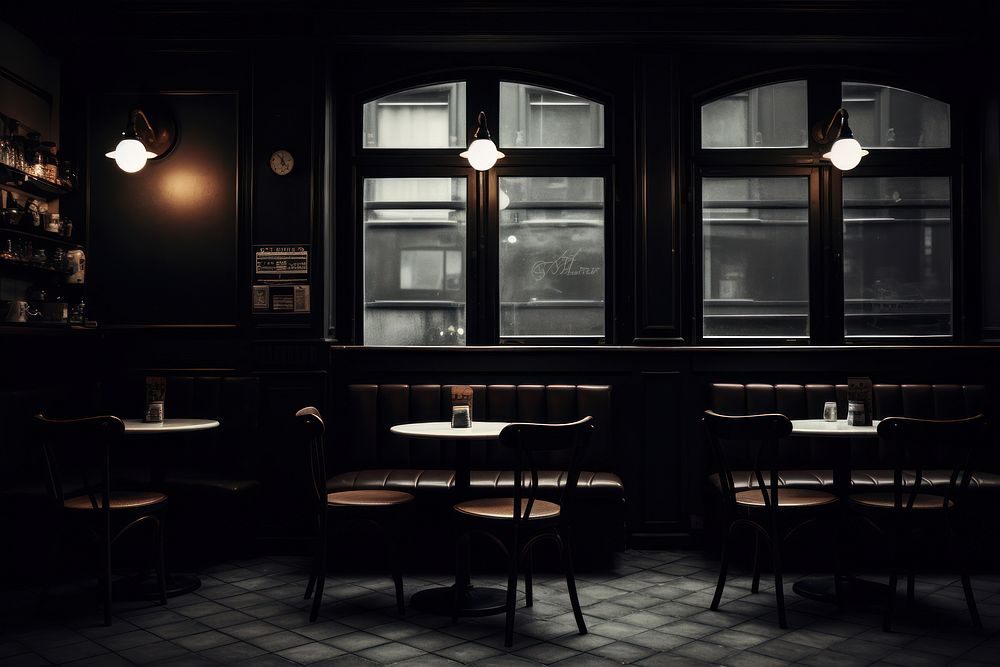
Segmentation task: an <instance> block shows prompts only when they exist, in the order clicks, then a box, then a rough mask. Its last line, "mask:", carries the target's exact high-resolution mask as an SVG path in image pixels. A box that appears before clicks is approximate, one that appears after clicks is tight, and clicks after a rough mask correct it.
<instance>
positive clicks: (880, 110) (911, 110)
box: [841, 81, 951, 148]
mask: <svg viewBox="0 0 1000 667" xmlns="http://www.w3.org/2000/svg"><path fill="white" fill-rule="evenodd" d="M841 97H842V98H843V99H842V102H841V103H842V104H843V105H844V108H845V109H847V113H849V114H850V118H849V119H848V122H849V123H850V125H851V131H852V132H854V138H855V139H857V140H858V141H860V142H861V145H862V146H864V147H865V148H948V147H949V146H951V107H950V106H949V105H948V104H946V103H944V102H941V101H940V100H935V99H932V98H930V97H924V96H923V95H917V94H916V93H911V92H910V91H908V90H901V89H899V88H890V87H889V86H879V85H876V84H874V83H851V82H847V81H845V82H844V83H843V85H842V86H841Z"/></svg>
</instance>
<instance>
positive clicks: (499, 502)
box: [455, 498, 559, 521]
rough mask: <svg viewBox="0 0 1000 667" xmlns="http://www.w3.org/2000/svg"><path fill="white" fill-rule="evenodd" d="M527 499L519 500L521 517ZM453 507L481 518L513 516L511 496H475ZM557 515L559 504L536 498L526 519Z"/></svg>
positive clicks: (548, 517) (507, 517)
mask: <svg viewBox="0 0 1000 667" xmlns="http://www.w3.org/2000/svg"><path fill="white" fill-rule="evenodd" d="M527 506H528V501H527V499H522V500H521V517H522V518H525V516H524V511H525V509H527ZM455 509H456V510H457V511H459V512H461V513H462V514H468V515H470V516H475V517H479V518H483V519H506V520H508V521H510V520H511V518H512V517H513V516H514V499H513V498H477V499H476V500H466V501H465V502H461V503H458V504H457V505H455ZM557 516H559V505H557V504H556V503H550V502H549V501H547V500H536V501H535V503H534V504H533V505H532V506H531V515H530V516H528V517H527V519H529V520H531V519H553V518H555V517H557Z"/></svg>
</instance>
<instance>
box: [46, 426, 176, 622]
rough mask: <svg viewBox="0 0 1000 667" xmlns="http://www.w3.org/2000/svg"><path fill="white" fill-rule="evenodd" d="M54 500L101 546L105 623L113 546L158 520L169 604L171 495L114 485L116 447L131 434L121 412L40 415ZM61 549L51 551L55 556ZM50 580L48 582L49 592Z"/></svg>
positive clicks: (64, 516)
mask: <svg viewBox="0 0 1000 667" xmlns="http://www.w3.org/2000/svg"><path fill="white" fill-rule="evenodd" d="M34 424H35V427H36V429H37V435H38V438H39V441H40V442H41V446H42V451H43V454H44V458H45V465H46V472H47V480H46V482H47V486H48V491H49V496H50V499H51V500H52V504H53V507H54V509H55V510H56V513H57V515H58V516H59V517H60V519H61V520H63V521H67V522H74V523H78V524H82V525H83V526H84V527H85V528H87V529H88V530H89V532H90V533H91V534H92V535H93V536H95V537H96V538H97V541H98V542H99V544H100V548H101V563H100V568H99V574H98V579H99V585H100V590H101V592H102V594H103V600H104V624H105V625H111V588H112V581H111V547H112V545H113V544H114V543H115V541H116V540H117V539H118V538H119V537H121V536H122V535H123V534H124V533H125V532H126V531H128V530H129V529H131V528H133V527H135V526H138V525H140V524H144V523H152V524H153V526H154V529H155V536H156V537H155V545H156V546H155V548H156V572H157V579H158V584H159V593H160V604H166V603H167V591H166V568H165V563H164V555H163V522H164V519H165V517H166V511H167V496H166V495H164V494H162V493H158V492H155V491H127V492H119V491H114V490H112V484H111V452H112V450H113V449H114V448H115V447H116V446H117V445H118V443H119V442H120V440H121V439H122V437H123V436H124V434H125V424H124V423H122V420H120V419H119V418H118V417H112V416H101V417H87V418H83V419H49V418H47V417H45V416H44V415H35V417H34ZM56 557H58V554H55V553H52V554H50V560H51V559H54V558H56ZM47 590H48V585H46V592H47Z"/></svg>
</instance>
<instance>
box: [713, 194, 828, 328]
mask: <svg viewBox="0 0 1000 667" xmlns="http://www.w3.org/2000/svg"><path fill="white" fill-rule="evenodd" d="M701 191H702V216H703V217H702V256H703V258H704V260H703V262H704V264H703V266H704V273H705V277H704V280H703V281H702V285H703V290H704V325H703V326H704V335H705V336H713V337H715V336H718V337H730V336H737V337H739V336H754V337H762V338H770V337H782V338H784V337H789V336H800V337H804V336H808V335H809V289H808V286H809V253H808V251H809V180H808V179H807V178H805V177H790V178H705V179H703V180H702V190H701Z"/></svg>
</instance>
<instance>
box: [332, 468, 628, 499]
mask: <svg viewBox="0 0 1000 667" xmlns="http://www.w3.org/2000/svg"><path fill="white" fill-rule="evenodd" d="M470 477H471V480H470V487H471V489H472V491H473V492H489V493H496V492H498V491H499V492H507V493H509V492H511V490H512V489H513V488H514V471H512V470H473V471H472V473H471V475H470ZM526 481H527V483H528V484H529V485H530V483H531V482H530V480H526ZM565 483H566V471H565V470H542V471H539V473H538V487H539V489H542V490H544V491H546V492H548V491H551V492H553V493H554V492H555V491H557V490H558V489H560V488H562V487H563V485H564V484H565ZM454 486H455V471H454V470H424V469H405V468H404V469H381V470H355V471H352V472H345V473H340V474H338V475H334V476H333V477H331V478H330V479H329V480H328V481H327V485H326V487H327V490H328V491H331V492H334V491H345V490H352V489H393V490H397V491H407V492H410V493H425V492H428V493H430V492H447V491H450V490H451V489H452V488H454ZM577 493H580V494H581V497H582V496H586V497H588V498H612V499H614V498H619V499H620V498H621V497H622V496H623V495H624V493H625V487H624V484H622V480H621V478H620V477H618V475H615V474H614V473H610V472H581V473H580V480H579V482H577Z"/></svg>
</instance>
